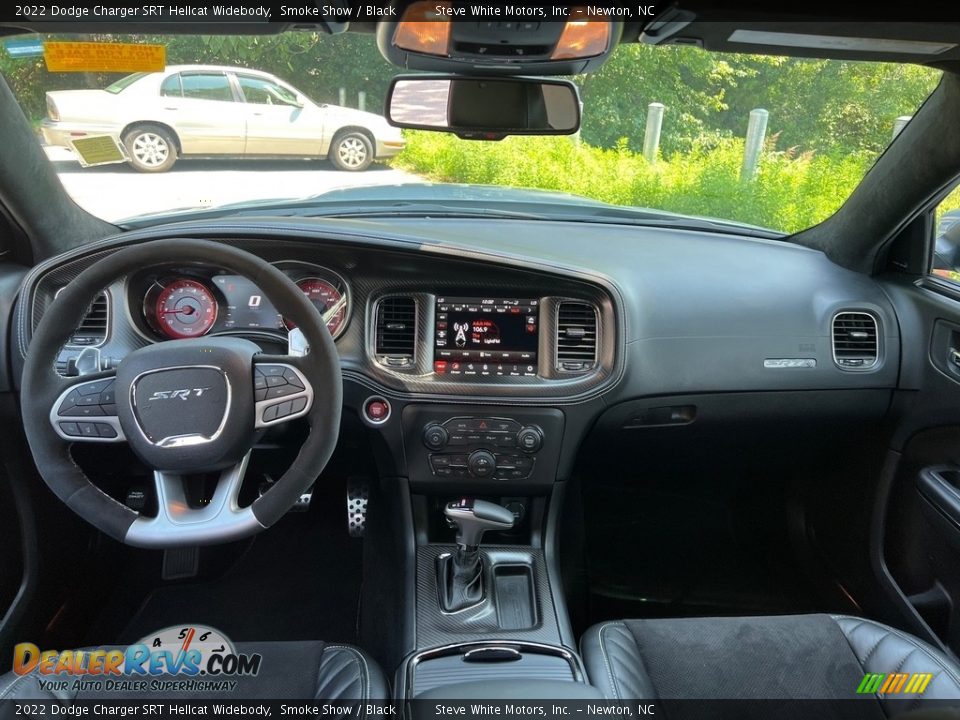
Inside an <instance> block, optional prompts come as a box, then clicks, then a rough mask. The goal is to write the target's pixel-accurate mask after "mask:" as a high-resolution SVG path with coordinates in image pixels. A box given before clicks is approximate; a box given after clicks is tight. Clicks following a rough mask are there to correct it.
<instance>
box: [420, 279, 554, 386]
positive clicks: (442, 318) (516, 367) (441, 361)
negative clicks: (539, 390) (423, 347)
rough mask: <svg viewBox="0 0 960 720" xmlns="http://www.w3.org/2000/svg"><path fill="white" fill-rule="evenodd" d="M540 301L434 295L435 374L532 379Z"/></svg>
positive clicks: (538, 328)
mask: <svg viewBox="0 0 960 720" xmlns="http://www.w3.org/2000/svg"><path fill="white" fill-rule="evenodd" d="M539 330H540V301H539V300H536V299H517V298H479V297H438V298H437V313H436V328H435V331H434V345H435V347H434V364H433V369H434V371H435V372H436V373H437V374H438V375H452V376H462V377H464V378H487V377H535V376H536V374H537V346H538V341H539Z"/></svg>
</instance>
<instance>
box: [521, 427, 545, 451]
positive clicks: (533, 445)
mask: <svg viewBox="0 0 960 720" xmlns="http://www.w3.org/2000/svg"><path fill="white" fill-rule="evenodd" d="M517 446H518V447H519V448H520V449H521V450H523V451H524V452H528V453H535V452H537V450H539V449H540V448H541V447H543V433H542V432H541V431H540V428H537V427H532V426H531V427H525V428H523V429H522V430H520V432H518V433H517Z"/></svg>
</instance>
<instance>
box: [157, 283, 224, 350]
mask: <svg viewBox="0 0 960 720" xmlns="http://www.w3.org/2000/svg"><path fill="white" fill-rule="evenodd" d="M148 309H149V308H148ZM148 317H149V318H150V319H151V320H152V321H153V324H154V325H155V326H156V329H157V330H159V331H160V332H161V333H163V334H164V335H166V336H167V337H169V338H173V339H183V338H193V337H200V336H201V335H206V334H207V333H208V332H210V328H212V327H213V324H214V323H215V322H216V321H217V301H216V298H214V297H213V294H212V293H211V292H210V290H208V289H207V287H206V286H205V285H203V283H199V282H197V281H196V280H187V279H179V280H174V281H173V282H171V283H169V284H168V285H167V286H166V287H164V288H163V289H162V290H161V291H160V293H159V294H158V295H157V296H156V300H155V303H154V307H153V312H152V313H150V314H149V315H148Z"/></svg>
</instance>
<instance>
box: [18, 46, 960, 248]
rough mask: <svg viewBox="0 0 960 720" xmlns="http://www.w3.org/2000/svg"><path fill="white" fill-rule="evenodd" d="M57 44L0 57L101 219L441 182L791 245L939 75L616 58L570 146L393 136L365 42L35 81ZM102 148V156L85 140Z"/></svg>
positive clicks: (684, 56) (56, 155)
mask: <svg viewBox="0 0 960 720" xmlns="http://www.w3.org/2000/svg"><path fill="white" fill-rule="evenodd" d="M58 39H63V38H57V37H54V36H39V37H38V38H37V40H38V42H37V47H38V51H37V53H34V54H29V53H24V52H16V53H13V52H12V51H8V52H5V51H3V50H2V49H0V71H2V73H3V76H4V77H5V78H6V80H7V82H8V84H9V85H10V87H11V88H12V89H13V91H14V93H15V94H16V96H17V97H18V99H19V100H20V103H21V105H22V107H23V110H24V113H25V114H26V116H27V118H28V119H29V120H30V122H31V123H32V124H33V125H34V127H35V128H36V132H37V138H38V140H39V142H41V143H42V144H43V146H44V148H43V149H44V152H45V153H46V154H47V156H48V157H49V159H50V161H51V162H52V163H53V166H54V168H55V169H56V172H57V173H58V175H59V176H60V178H61V180H62V182H63V184H64V186H65V188H66V189H67V191H68V192H69V193H70V194H71V195H72V196H73V197H74V199H75V200H76V201H77V203H78V204H80V205H81V206H82V207H84V208H85V209H87V210H88V211H89V212H91V213H93V214H95V215H97V216H99V217H102V218H104V219H106V220H108V221H111V222H119V221H123V220H125V219H130V218H136V217H138V216H145V215H150V214H157V213H174V212H177V213H187V212H191V211H198V210H206V209H210V208H217V207H223V206H231V207H234V208H242V206H243V205H244V204H250V203H254V204H257V206H258V207H260V208H263V207H266V206H268V205H269V204H270V202H272V201H277V202H279V201H282V200H295V199H302V198H314V200H312V201H311V202H312V203H315V204H316V206H317V207H320V208H322V207H323V203H324V202H325V201H326V200H330V199H333V198H336V199H337V200H339V201H341V202H342V201H343V200H345V199H349V200H350V201H351V202H355V203H356V204H357V205H363V203H364V202H374V201H376V202H377V203H381V204H382V203H383V202H384V201H385V200H389V199H390V198H391V197H392V196H393V195H395V196H397V197H401V196H402V197H406V198H412V197H414V198H417V199H418V200H421V201H429V200H433V201H435V202H442V201H443V199H444V198H448V197H449V196H450V195H449V192H448V191H444V189H443V187H444V186H442V185H440V184H441V183H442V184H448V183H459V184H465V185H468V186H496V187H498V188H500V189H501V190H503V191H504V192H501V193H500V194H499V195H498V196H497V197H498V198H499V202H502V203H508V202H511V201H515V202H520V200H521V199H522V201H523V203H526V204H527V205H529V204H530V203H534V204H535V203H537V197H538V196H537V195H536V194H531V193H529V192H527V193H522V194H516V195H515V196H514V195H511V194H510V192H507V190H510V189H514V188H518V189H520V188H522V189H526V190H539V191H554V192H555V193H556V192H559V193H565V194H567V195H568V196H569V197H567V198H564V199H563V200H562V203H563V205H564V206H565V207H567V208H570V207H577V206H578V203H580V202H581V199H583V202H586V201H587V200H589V201H592V202H593V204H594V205H596V203H597V201H599V202H601V203H607V204H610V205H614V206H621V207H627V208H642V209H645V210H653V211H663V212H669V213H677V214H681V215H684V216H700V217H706V218H717V219H720V220H723V221H728V222H734V223H743V224H750V225H754V226H759V227H762V228H768V229H770V230H773V231H777V232H782V233H792V232H796V231H799V230H802V229H804V228H806V227H809V226H811V225H813V224H816V223H818V222H820V221H822V220H823V219H825V218H826V217H828V216H829V215H830V214H832V213H833V212H834V211H835V210H836V209H837V208H838V207H839V206H840V205H841V204H842V203H843V201H844V200H845V199H846V198H847V197H848V196H849V195H850V193H851V192H852V190H853V189H854V188H855V187H856V186H857V184H858V183H859V182H860V180H861V178H862V177H863V176H864V174H865V173H866V172H867V170H868V169H869V168H870V167H871V165H872V164H873V163H874V161H875V160H876V158H877V157H878V155H879V154H880V153H881V152H883V150H884V148H885V147H886V146H887V145H888V144H889V142H890V141H891V139H892V138H893V137H894V136H895V134H896V133H897V132H899V131H900V130H901V129H902V127H903V125H904V124H905V123H906V122H908V121H909V119H910V116H911V115H912V114H913V113H914V112H915V111H916V110H917V108H918V107H919V106H920V104H921V103H922V102H923V100H924V99H925V98H926V97H927V96H928V95H929V94H930V92H931V91H932V90H933V88H934V87H935V86H936V84H937V82H938V81H939V78H940V72H939V71H936V70H932V69H929V68H924V67H920V66H915V65H897V64H885V63H868V62H851V61H828V60H805V59H797V58H782V57H770V56H759V55H737V54H720V53H710V52H706V51H703V50H700V49H697V48H694V47H650V46H646V45H642V44H629V45H622V46H621V47H619V48H618V49H617V50H616V51H615V52H614V53H613V55H612V57H611V59H610V60H609V61H608V62H607V63H606V65H604V66H603V67H602V68H601V69H600V70H599V71H597V72H594V73H592V74H589V75H585V76H581V77H577V78H573V79H574V81H575V82H576V83H577V85H578V87H579V90H580V93H581V97H582V103H583V125H582V128H581V130H580V132H578V133H577V134H576V135H572V136H559V137H510V138H507V139H505V140H502V141H500V142H492V141H472V140H461V139H459V138H457V137H455V136H453V135H448V134H443V133H433V132H425V131H403V132H402V133H401V131H399V130H397V129H395V128H393V127H390V126H389V125H388V124H387V123H386V121H385V120H384V119H383V117H382V115H383V103H384V96H385V93H386V90H387V87H388V84H389V82H390V80H391V78H392V77H393V76H394V75H396V74H397V73H398V70H397V69H396V68H395V67H393V66H391V65H389V64H387V63H386V61H385V60H384V59H383V58H382V57H381V56H380V54H379V52H378V50H377V48H376V41H375V38H374V36H372V35H369V34H357V33H343V34H341V35H335V36H327V35H324V34H320V33H312V32H303V31H301V32H295V33H293V32H291V33H285V34H282V35H278V36H265V37H261V36H237V37H230V36H212V37H208V36H195V35H183V36H150V37H147V36H137V37H130V36H106V35H98V36H96V39H97V41H98V42H123V43H135V44H139V45H159V46H162V48H163V53H164V55H163V56H164V58H165V63H164V64H161V66H160V67H161V68H163V69H162V70H159V71H157V72H138V73H135V74H132V75H126V74H107V73H97V72H48V70H47V67H46V65H45V62H44V57H43V51H42V49H40V46H41V42H43V43H47V42H50V41H53V40H58ZM73 39H76V38H75V37H74V38H73ZM18 42H20V43H23V40H19V41H18ZM104 90H105V91H106V92H104ZM104 136H107V137H108V138H112V142H113V145H115V147H113V146H108V147H106V149H105V148H104V146H103V145H99V146H97V145H95V144H93V143H84V142H82V141H84V140H85V139H96V138H102V137H104ZM94 148H96V150H97V152H94ZM98 153H99V154H98ZM473 189H474V190H476V191H477V193H478V194H476V195H475V197H477V198H490V197H491V196H490V194H489V193H487V194H479V190H480V188H479V187H475V188H473ZM345 190H348V192H345ZM458 192H459V197H464V198H469V197H471V195H470V193H471V188H470V187H467V188H462V189H461V190H460V191H458ZM956 200H957V201H956V203H955V205H957V206H960V197H958V198H956ZM268 201H270V202H268ZM551 202H553V204H554V205H555V206H558V205H557V203H558V201H557V198H556V196H554V197H553V199H552V200H551ZM948 205H949V203H948ZM946 209H950V208H949V207H946V206H945V207H944V210H946Z"/></svg>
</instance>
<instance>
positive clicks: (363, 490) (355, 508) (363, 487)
mask: <svg viewBox="0 0 960 720" xmlns="http://www.w3.org/2000/svg"><path fill="white" fill-rule="evenodd" d="M369 502H370V483H369V482H367V480H366V479H365V478H350V479H349V480H348V481H347V532H349V533H350V537H363V534H364V532H366V529H367V505H368V504H369Z"/></svg>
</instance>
